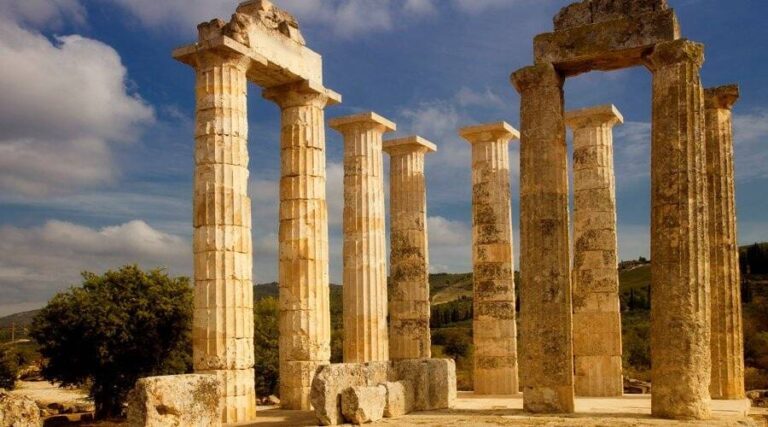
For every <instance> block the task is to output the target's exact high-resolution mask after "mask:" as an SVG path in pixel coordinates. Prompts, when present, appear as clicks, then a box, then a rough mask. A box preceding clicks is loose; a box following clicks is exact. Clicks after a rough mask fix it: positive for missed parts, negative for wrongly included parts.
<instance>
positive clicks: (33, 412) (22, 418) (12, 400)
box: [0, 389, 42, 427]
mask: <svg viewBox="0 0 768 427" xmlns="http://www.w3.org/2000/svg"><path fill="white" fill-rule="evenodd" d="M41 425H42V420H41V419H40V409H38V407H37V405H36V404H35V401H34V400H32V399H30V398H28V397H26V396H18V395H12V394H10V393H8V392H6V391H5V390H3V389H0V426H10V427H39V426H41Z"/></svg>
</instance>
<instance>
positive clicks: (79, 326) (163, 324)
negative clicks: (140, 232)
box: [31, 265, 192, 418]
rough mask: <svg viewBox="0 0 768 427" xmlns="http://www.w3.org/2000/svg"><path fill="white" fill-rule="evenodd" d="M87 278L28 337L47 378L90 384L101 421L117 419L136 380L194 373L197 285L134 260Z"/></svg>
mask: <svg viewBox="0 0 768 427" xmlns="http://www.w3.org/2000/svg"><path fill="white" fill-rule="evenodd" d="M82 275H83V283H82V285H81V286H80V287H73V288H71V289H69V290H68V291H65V292H61V293H59V294H58V295H56V296H55V297H54V298H53V299H51V301H50V302H49V303H48V305H47V306H46V307H45V308H44V309H43V310H42V311H41V312H40V313H39V314H38V315H37V316H36V317H35V319H34V321H33V324H32V330H31V336H32V337H33V338H34V339H35V340H36V341H37V342H38V344H39V345H40V352H41V354H42V355H43V357H44V358H45V359H46V361H45V363H44V365H43V370H42V373H43V376H44V377H45V378H46V379H48V380H49V381H55V382H58V383H61V385H62V386H84V385H88V386H90V394H91V396H92V397H93V398H94V400H95V402H96V417H97V418H105V417H114V416H120V415H121V414H122V405H123V402H124V400H125V397H126V395H127V393H128V392H129V391H130V390H131V388H132V387H133V386H134V383H135V382H136V380H137V379H139V378H141V377H145V376H152V375H168V374H180V373H185V372H189V371H190V370H191V348H192V346H191V326H192V289H191V288H190V286H189V280H188V279H187V278H185V277H179V278H171V277H169V276H168V274H167V273H166V272H165V271H163V270H160V269H156V270H152V271H149V272H143V271H141V270H140V269H139V267H138V266H136V265H128V266H125V267H123V268H121V269H120V270H118V271H108V272H106V273H104V275H101V276H99V275H96V274H94V273H88V272H85V273H83V274H82Z"/></svg>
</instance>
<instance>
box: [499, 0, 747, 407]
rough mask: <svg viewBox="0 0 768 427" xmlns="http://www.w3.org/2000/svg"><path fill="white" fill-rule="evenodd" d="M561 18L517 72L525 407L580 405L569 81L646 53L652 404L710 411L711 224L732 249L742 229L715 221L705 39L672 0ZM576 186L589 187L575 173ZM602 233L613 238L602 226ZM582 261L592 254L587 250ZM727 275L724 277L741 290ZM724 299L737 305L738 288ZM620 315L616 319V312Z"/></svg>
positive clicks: (605, 6)
mask: <svg viewBox="0 0 768 427" xmlns="http://www.w3.org/2000/svg"><path fill="white" fill-rule="evenodd" d="M554 27H555V28H554V32H551V33H546V34H540V35H538V36H537V37H536V38H535V40H534V64H533V65H532V66H528V67H525V68H523V69H521V70H518V71H517V72H515V73H513V75H512V81H513V83H514V85H515V87H516V88H517V90H518V91H519V92H520V95H521V142H520V144H521V148H520V174H521V190H520V193H521V194H520V200H521V202H520V203H521V256H520V268H521V276H522V277H521V280H522V287H521V290H520V299H521V317H522V319H521V320H522V322H521V335H522V341H521V358H520V370H521V373H522V384H523V402H524V407H525V409H526V410H528V411H531V412H539V413H546V412H573V411H574V350H573V347H572V346H571V342H572V335H573V331H574V328H576V330H577V331H578V327H576V326H575V325H574V317H576V319H577V320H579V321H580V322H581V321H583V318H581V319H580V316H579V314H580V313H582V312H581V311H580V310H576V312H575V313H574V308H573V304H572V300H571V298H572V296H573V297H574V298H577V297H578V298H581V297H582V293H581V289H577V293H573V290H572V289H571V283H572V280H571V279H572V277H571V269H570V260H571V251H570V248H571V246H570V242H569V215H568V176H567V161H568V159H567V154H568V151H567V147H566V141H565V119H566V117H565V112H564V111H563V110H564V108H563V105H564V99H563V83H564V81H565V79H566V78H568V77H572V76H575V75H577V74H581V73H585V72H589V71H592V70H602V71H609V70H615V69H620V68H626V67H631V66H640V65H644V66H645V67H646V68H647V69H648V70H649V71H650V72H651V73H652V74H653V85H652V87H653V89H652V90H653V102H652V108H653V131H652V144H651V146H652V147H651V194H652V202H651V258H652V283H651V290H652V301H651V364H652V382H653V391H652V398H651V406H652V409H651V412H652V414H653V415H654V416H656V417H663V418H685V419H705V418H708V417H709V416H710V413H711V409H710V390H709V384H710V376H711V351H710V346H709V342H710V331H711V324H712V317H711V314H710V281H709V278H710V271H709V270H710V250H711V248H710V235H712V234H718V235H721V236H722V235H726V237H725V238H724V239H722V240H724V241H726V243H725V244H724V245H721V246H723V247H725V245H727V244H728V243H730V241H731V240H730V239H731V238H732V237H731V236H729V233H731V232H732V231H733V230H732V229H731V228H730V227H731V223H732V222H733V221H734V218H733V216H732V215H731V216H729V217H728V218H727V222H728V224H726V228H728V229H727V230H722V229H721V228H723V227H719V228H718V229H715V230H712V229H708V223H709V221H708V210H707V208H708V203H710V201H711V197H710V201H708V196H707V185H708V181H707V178H708V172H709V171H708V168H707V152H706V151H707V143H706V141H705V137H704V136H705V114H704V113H705V108H704V106H705V103H704V91H703V88H702V85H701V78H700V69H701V66H702V64H703V61H704V48H703V46H702V45H701V44H699V43H695V42H692V41H689V40H686V39H684V38H682V37H681V35H680V27H679V25H678V22H677V18H676V16H675V13H674V11H673V10H672V9H670V8H669V6H668V4H667V2H666V0H585V1H581V2H579V3H574V4H572V5H570V6H568V7H565V8H563V9H562V10H561V11H560V13H559V14H558V15H557V16H556V17H555V19H554ZM720 109H721V110H722V109H727V108H725V107H722V108H720ZM717 115H718V116H719V117H721V118H722V120H721V122H720V123H719V124H718V125H712V124H711V125H710V126H717V127H718V128H719V129H722V128H724V127H726V126H725V124H726V122H727V120H726V116H727V114H726V112H724V111H720V112H718V113H717ZM725 134H726V132H725V131H721V135H720V136H719V137H717V138H716V139H717V140H718V142H715V141H714V139H715V138H714V137H713V138H712V139H713V141H712V143H713V144H718V143H719V144H724V145H727V143H726V142H724V141H723V140H724V139H726V137H725ZM718 149H721V150H722V152H723V153H725V156H724V158H723V160H722V161H721V160H718V162H720V164H718V165H716V166H715V165H713V167H712V168H711V169H712V171H711V172H710V173H709V175H710V179H711V181H710V182H714V183H715V184H714V185H715V186H720V187H722V186H723V185H722V183H723V182H724V180H723V178H720V177H719V176H718V174H721V173H722V172H721V170H723V169H727V168H728V163H727V161H726V160H725V159H726V158H727V157H728V154H727V153H728V151H727V150H728V149H727V148H722V147H718ZM726 173H727V172H726ZM725 180H726V181H727V178H725ZM601 185H604V183H603V184H601ZM576 186H577V190H579V184H578V183H576ZM719 191H725V192H724V193H722V194H719V195H715V196H712V197H717V198H718V200H723V202H722V206H724V207H725V209H730V208H728V204H729V203H728V201H727V200H728V199H729V198H730V197H732V194H730V193H729V192H728V191H727V190H722V189H721V190H719ZM578 197H579V196H578V195H577V198H578ZM578 205H579V203H578V201H577V206H578ZM708 231H709V232H708ZM577 238H578V237H577ZM605 240H606V241H605V243H608V242H609V240H611V239H610V238H609V237H608V236H607V235H606V236H605ZM578 243H579V242H577V244H578ZM718 251H719V252H722V253H724V251H723V250H722V249H718ZM596 261H598V263H599V261H600V260H596ZM579 266H582V267H583V266H591V265H589V264H579V263H578V262H577V267H579ZM596 267H598V268H600V266H599V265H597V266H596ZM581 271H582V270H577V271H576V274H581V277H580V278H579V280H577V282H576V283H577V284H578V286H588V287H593V286H595V285H594V283H593V284H589V285H586V284H585V282H584V280H583V279H590V280H594V278H595V275H594V274H583V273H581ZM724 274H730V272H728V273H724ZM590 276H591V277H590ZM729 280H732V279H729ZM730 283H731V282H730V281H729V282H728V284H724V285H722V286H721V287H722V289H724V290H728V292H729V293H732V290H731V289H732V288H731V286H732V285H731V284H730ZM592 296H594V295H592ZM728 298H730V301H731V303H732V299H733V297H732V296H728ZM576 303H577V304H581V303H582V301H577V302H576ZM725 304H728V301H726V302H725ZM610 305H612V304H610ZM601 312H602V313H603V314H599V315H600V316H605V318H604V319H602V320H600V323H601V324H602V322H603V320H605V321H606V322H608V317H609V316H608V314H607V313H609V312H608V311H606V310H601ZM729 318H730V319H732V318H733V314H730V316H729ZM610 322H611V323H612V324H615V320H614V319H612V320H610ZM611 328H615V325H614V326H610V327H608V326H607V325H606V329H605V331H608V330H610V329H611ZM601 329H602V328H601ZM735 329H736V328H735V327H733V326H730V329H729V331H730V333H731V334H734V333H736V332H734V331H735ZM577 333H578V332H577ZM577 338H578V337H577ZM605 339H607V340H610V339H611V338H610V336H606V337H605ZM577 348H578V347H577ZM731 351H732V350H731ZM606 356H608V354H606ZM577 357H578V355H577ZM577 360H579V359H577ZM579 368H580V367H579V366H577V367H576V372H577V373H578V372H580V369H579Z"/></svg>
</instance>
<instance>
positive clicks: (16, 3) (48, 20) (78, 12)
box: [0, 0, 86, 29]
mask: <svg viewBox="0 0 768 427" xmlns="http://www.w3.org/2000/svg"><path fill="white" fill-rule="evenodd" d="M0 16H2V17H5V18H7V19H10V20H13V21H15V22H20V23H23V24H25V25H30V26H33V27H36V28H41V27H50V28H54V29H56V28H60V27H61V26H62V25H63V24H64V22H67V21H69V22H73V23H75V24H84V23H85V21H86V10H85V7H83V5H82V4H80V2H79V1H78V0H0Z"/></svg>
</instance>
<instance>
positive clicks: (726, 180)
mask: <svg viewBox="0 0 768 427" xmlns="http://www.w3.org/2000/svg"><path fill="white" fill-rule="evenodd" d="M738 97H739V87H738V86H736V85H730V86H721V87H718V88H713V89H707V90H706V91H705V92H704V100H705V108H706V141H707V184H708V197H709V244H710V285H711V291H712V340H711V347H712V381H711V383H710V386H709V391H710V394H711V396H712V398H713V399H744V398H745V393H744V336H743V327H742V318H741V282H740V276H739V246H738V240H737V238H736V203H735V198H734V197H735V196H734V193H735V191H734V190H735V188H734V187H735V185H734V171H733V122H732V113H731V108H732V107H733V104H734V103H736V101H737V99H738Z"/></svg>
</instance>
